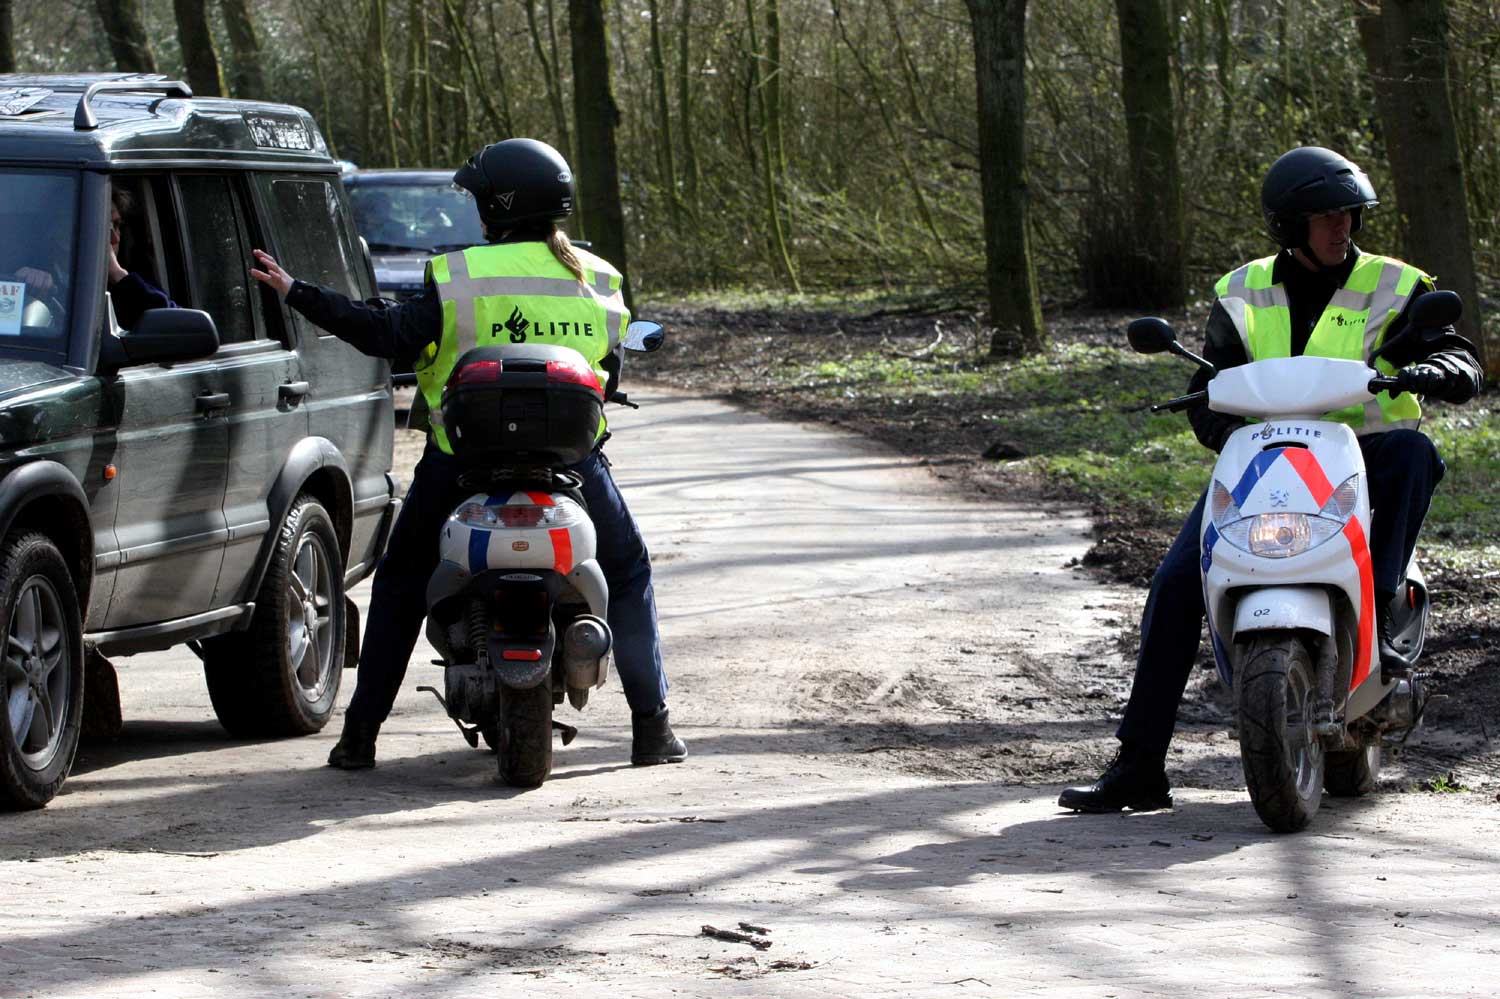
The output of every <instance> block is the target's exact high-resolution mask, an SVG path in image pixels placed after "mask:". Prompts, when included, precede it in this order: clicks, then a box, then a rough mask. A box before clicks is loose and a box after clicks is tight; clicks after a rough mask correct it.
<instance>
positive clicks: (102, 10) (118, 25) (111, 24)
mask: <svg viewBox="0 0 1500 999" xmlns="http://www.w3.org/2000/svg"><path fill="white" fill-rule="evenodd" d="M96 2H97V4H98V7H99V20H100V21H101V22H103V24H104V34H105V36H106V37H108V38H109V51H110V53H111V54H113V55H114V57H115V67H116V68H117V69H119V71H120V72H122V73H155V72H156V56H155V55H154V54H153V53H152V51H151V40H150V38H148V37H147V35H146V23H145V20H144V19H143V18H142V16H141V0H96Z"/></svg>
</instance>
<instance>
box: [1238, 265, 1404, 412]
mask: <svg viewBox="0 0 1500 999" xmlns="http://www.w3.org/2000/svg"><path fill="white" fill-rule="evenodd" d="M1275 263H1276V258H1275V257H1264V258H1262V259H1260V260H1252V261H1251V262H1250V263H1248V264H1246V265H1245V266H1243V267H1241V268H1239V269H1238V270H1236V271H1231V272H1230V273H1228V274H1226V275H1224V276H1223V277H1222V278H1220V279H1219V281H1218V283H1217V284H1215V285H1214V292H1215V293H1216V294H1217V295H1218V296H1219V304H1220V305H1222V306H1223V307H1224V311H1225V312H1227V313H1228V314H1229V318H1230V320H1232V321H1233V323H1234V328H1235V330H1236V331H1238V333H1239V335H1240V342H1241V343H1242V344H1243V345H1244V348H1245V353H1246V355H1247V356H1248V357H1249V358H1250V359H1251V360H1252V361H1261V360H1265V359H1266V358H1268V357H1290V356H1291V353H1292V311H1291V306H1290V304H1289V303H1288V301H1287V295H1286V288H1285V287H1283V286H1282V285H1279V284H1273V283H1272V282H1271V273H1272V269H1273V267H1274V266H1275ZM1423 279H1426V280H1427V281H1428V282H1429V283H1430V282H1431V278H1429V277H1428V275H1427V274H1425V273H1424V272H1423V271H1421V270H1419V269H1417V268H1415V267H1413V266H1412V265H1411V264H1408V263H1404V262H1402V261H1400V260H1397V259H1395V258H1394V257H1382V256H1378V255H1376V254H1372V253H1361V254H1360V255H1359V258H1358V259H1357V260H1356V261H1355V263H1354V269H1353V270H1352V271H1350V273H1349V277H1348V279H1347V280H1345V281H1344V285H1343V287H1341V288H1339V289H1338V290H1337V291H1335V292H1334V293H1333V298H1332V299H1331V300H1330V301H1329V303H1328V306H1327V307H1326V308H1325V309H1324V310H1323V314H1322V315H1321V316H1319V317H1318V322H1317V325H1316V326H1314V327H1313V331H1312V335H1311V336H1309V337H1308V340H1307V346H1306V348H1304V349H1303V353H1304V354H1308V355H1312V356H1315V357H1336V358H1344V359H1347V360H1354V361H1363V360H1365V359H1366V358H1368V357H1369V356H1370V352H1371V351H1373V350H1374V349H1375V348H1376V347H1378V346H1380V344H1381V343H1383V342H1384V340H1385V333H1386V330H1387V329H1389V328H1390V325H1391V323H1392V322H1393V321H1395V319H1396V317H1397V316H1399V315H1401V312H1402V310H1404V309H1405V308H1406V305H1407V302H1409V301H1410V300H1411V299H1412V297H1413V295H1415V294H1416V293H1417V291H1418V286H1419V284H1420V283H1421V282H1422V281H1423ZM1375 366H1376V368H1378V369H1379V370H1380V372H1381V373H1382V374H1387V375H1389V374H1392V373H1394V372H1395V370H1396V369H1395V368H1394V367H1392V366H1391V365H1390V364H1389V363H1387V361H1386V359H1385V358H1384V357H1381V358H1378V359H1377V360H1376V362H1375ZM1323 418H1324V419H1326V420H1337V421H1338V422H1340V423H1347V424H1348V425H1349V426H1351V427H1353V428H1354V432H1355V433H1356V434H1376V433H1381V432H1382V431H1386V430H1394V429H1397V428H1398V427H1410V428H1415V427H1416V426H1417V424H1418V423H1420V422H1421V419H1422V407H1421V405H1420V404H1419V403H1418V402H1417V397H1416V396H1414V395H1412V394H1411V393H1410V392H1402V393H1400V394H1398V395H1395V396H1392V395H1391V394H1390V393H1389V392H1381V393H1380V394H1379V395H1377V396H1376V397H1375V398H1374V399H1372V400H1371V401H1370V402H1367V403H1365V404H1364V405H1363V406H1349V407H1347V408H1345V409H1340V410H1336V411H1335V412H1332V413H1328V414H1325V415H1324V417H1323Z"/></svg>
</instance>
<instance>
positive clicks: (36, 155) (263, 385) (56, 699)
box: [0, 75, 400, 808]
mask: <svg viewBox="0 0 1500 999" xmlns="http://www.w3.org/2000/svg"><path fill="white" fill-rule="evenodd" d="M256 247H260V248H264V249H267V250H269V251H270V252H271V253H273V254H274V255H275V256H276V257H277V259H278V260H280V261H282V262H283V263H284V264H286V265H287V266H288V267H289V268H290V269H291V270H292V271H293V272H294V273H297V274H300V275H303V276H305V277H306V278H308V279H309V280H313V281H317V282H318V283H320V284H323V285H326V286H329V287H332V288H337V289H339V290H340V291H343V292H346V293H347V294H349V295H350V296H351V297H355V298H361V299H363V298H369V297H371V296H373V295H374V294H375V287H374V279H373V274H372V271H371V267H370V263H369V258H368V255H367V254H366V253H364V252H363V251H362V250H361V249H360V242H359V238H358V236H357V235H356V233H355V230H354V227H353V224H352V222H351V219H350V214H349V209H348V202H347V196H346V194H345V192H344V188H343V185H342V184H341V183H340V182H339V172H338V166H337V164H336V162H335V161H334V160H333V159H332V158H331V157H330V155H329V153H328V148H327V145H326V143H325V142H324V140H323V137H322V134H321V133H320V132H319V130H318V127H317V125H316V124H315V123H314V122H313V120H312V118H311V117H310V116H309V115H308V114H307V112H305V111H303V110H301V109H299V108H294V107H288V106H285V105H276V104H263V103H255V102H248V101H232V100H219V99H195V98H194V97H193V96H192V93H191V91H190V90H189V89H188V88H187V87H186V86H184V85H183V84H181V83H177V82H173V81H169V80H165V79H162V78H159V77H142V76H120V75H89V76H67V77H62V76H19V75H0V640H3V643H4V651H3V653H0V807H6V806H8V807H11V808H35V807H39V806H41V805H44V804H46V802H47V801H48V800H50V799H51V798H52V797H53V796H54V795H55V794H56V793H57V792H58V790H59V788H61V786H62V784H63V781H64V780H65V779H66V777H67V775H68V771H69V769H70V768H71V766H72V764H73V758H74V753H75V751H76V749H77V745H78V740H79V735H80V731H81V729H82V728H83V726H84V722H85V719H86V718H88V719H93V717H94V715H95V713H97V712H102V714H103V715H104V716H105V717H106V719H108V718H109V716H110V705H109V704H108V703H107V702H108V701H110V700H111V698H113V722H114V725H115V727H118V690H117V688H115V686H114V682H115V674H114V671H113V669H112V668H111V666H110V660H109V658H106V657H119V656H127V655H132V654H134V653H139V652H146V651H151V650H159V649H165V648H169V647H171V646H174V645H179V644H186V645H188V646H189V647H191V648H192V649H193V651H194V652H196V653H197V654H198V656H199V658H201V660H202V662H203V669H204V674H205V677H206V679H207V681H208V689H209V693H210V695H211V698H212V701H213V705H214V709H215V712H216V713H217V715H218V717H219V720H220V721H221V722H222V724H223V725H224V727H225V728H226V729H227V730H228V731H229V732H230V733H231V734H233V735H236V736H250V735H261V736H263V735H277V734H280V735H296V734H303V733H310V732H315V731H317V730H319V729H321V728H322V727H323V725H324V724H325V723H326V722H327V720H328V718H329V716H330V715H331V713H332V711H333V707H334V700H335V698H336V697H337V694H338V688H339V678H340V675H341V670H342V668H343V667H344V665H345V664H346V661H348V660H349V659H350V657H352V655H353V654H354V650H353V646H355V645H356V644H357V638H356V636H357V634H358V624H357V621H356V620H355V610H354V606H353V604H352V602H350V601H349V600H348V598H347V597H346V596H345V588H346V587H348V586H351V585H353V584H354V583H356V582H357V581H359V580H360V579H363V578H364V577H365V576H367V575H368V574H369V573H370V572H371V571H372V570H373V569H374V567H375V563H376V561H377V559H378V558H379V557H380V554H381V552H382V550H383V548H384V544H385V539H386V537H387V535H388V533H389V531H390V527H391V524H392V522H393V521H394V518H395V514H396V511H397V509H398V507H399V505H400V501H399V500H398V499H397V498H396V496H395V482H394V480H393V479H392V477H391V474H390V467H391V448H392V430H393V426H394V416H393V412H392V402H391V390H390V373H389V368H388V366H387V365H386V364H385V362H383V361H379V360H375V359H373V358H369V357H366V356H364V355H363V354H360V353H358V352H357V351H355V350H353V349H351V348H350V347H348V346H347V345H345V344H343V343H341V342H340V341H338V340H337V339H335V338H333V337H331V336H327V335H325V334H323V333H322V332H321V331H320V330H318V329H317V328H316V327H313V326H311V325H309V324H308V323H307V322H305V321H304V320H303V319H302V318H301V317H300V316H298V315H297V314H296V313H294V312H292V311H291V310H288V309H286V308H285V307H284V306H283V305H282V303H281V302H280V301H279V300H278V299H277V298H276V296H275V295H274V294H273V293H271V292H270V291H269V290H268V289H266V288H264V287H262V286H261V285H259V284H258V283H257V282H255V281H254V280H253V279H251V278H250V276H249V269H250V267H251V256H250V251H251V249H252V248H256ZM86 702H88V703H86ZM86 709H92V710H86ZM104 724H105V725H106V726H107V725H108V721H106V722H105V723H104Z"/></svg>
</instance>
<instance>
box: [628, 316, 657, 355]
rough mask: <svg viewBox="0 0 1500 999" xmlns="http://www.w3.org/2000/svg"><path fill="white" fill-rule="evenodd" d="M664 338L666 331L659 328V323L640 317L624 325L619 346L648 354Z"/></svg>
mask: <svg viewBox="0 0 1500 999" xmlns="http://www.w3.org/2000/svg"><path fill="white" fill-rule="evenodd" d="M666 338H667V332H666V330H664V329H662V328H661V323H653V322H647V321H646V320H644V319H641V320H637V321H636V322H633V323H631V324H630V325H629V326H627V327H625V338H624V339H623V340H621V341H620V346H622V347H624V348H625V349H626V350H637V351H640V352H642V353H645V354H649V353H650V352H651V351H653V350H655V349H657V348H658V347H660V346H661V345H662V341H663V340H665V339H666Z"/></svg>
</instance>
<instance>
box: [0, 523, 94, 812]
mask: <svg viewBox="0 0 1500 999" xmlns="http://www.w3.org/2000/svg"><path fill="white" fill-rule="evenodd" d="M0 635H3V636H4V653H3V655H0V807H9V808H13V809H21V808H41V807H42V806H43V805H45V804H46V803H47V802H49V801H51V800H52V798H53V796H54V795H56V794H57V792H58V789H59V788H61V787H62V783H63V781H64V780H65V779H66V778H67V776H68V771H69V770H71V769H72V767H73V757H74V754H75V753H76V752H77V750H78V736H79V733H80V731H81V730H82V727H83V693H84V691H83V625H82V621H81V620H80V617H79V613H78V592H77V590H76V589H75V588H74V585H73V577H72V575H71V574H70V573H69V572H68V565H67V563H66V562H65V561H64V560H63V557H62V553H60V552H59V551H58V550H57V546H56V545H54V544H53V543H52V541H51V540H50V539H48V538H47V537H46V536H45V535H42V534H37V533H33V532H28V533H24V534H12V535H10V536H9V537H7V538H6V539H5V541H4V543H3V545H0Z"/></svg>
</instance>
